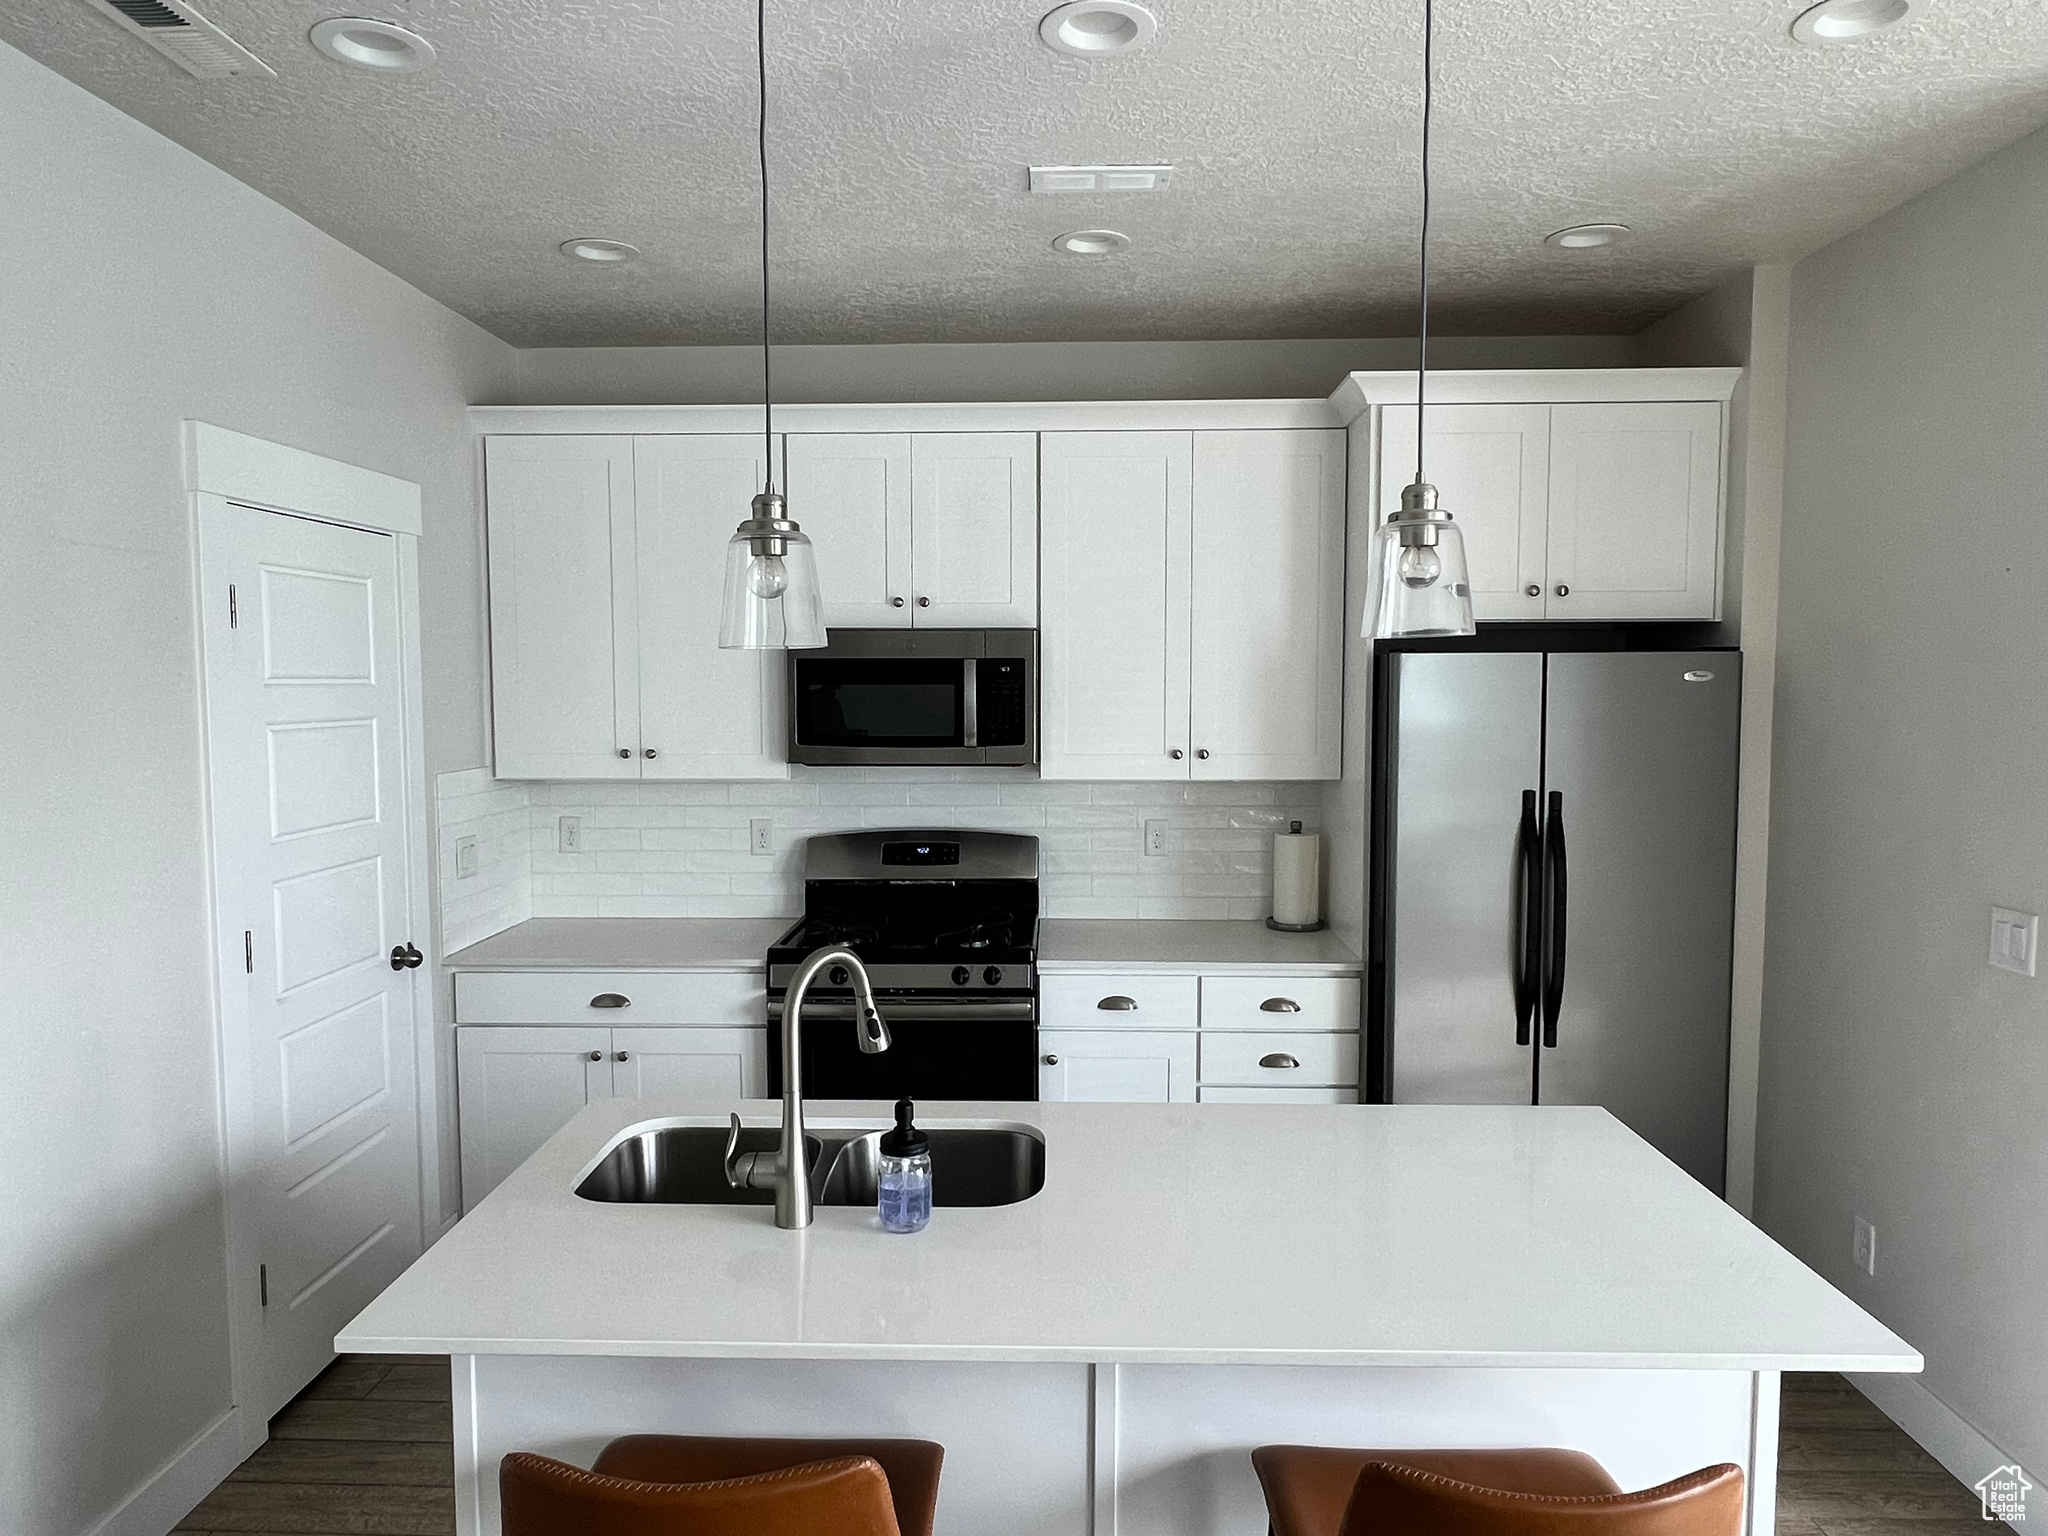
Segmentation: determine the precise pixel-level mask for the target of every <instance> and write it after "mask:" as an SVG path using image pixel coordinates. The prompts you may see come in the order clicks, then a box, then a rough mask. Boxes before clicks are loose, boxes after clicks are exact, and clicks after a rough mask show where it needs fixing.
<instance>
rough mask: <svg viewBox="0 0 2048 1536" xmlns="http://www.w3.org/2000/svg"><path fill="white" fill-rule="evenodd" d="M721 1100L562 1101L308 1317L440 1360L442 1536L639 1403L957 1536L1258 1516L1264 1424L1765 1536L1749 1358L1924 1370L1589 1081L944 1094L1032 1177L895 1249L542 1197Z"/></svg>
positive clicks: (1238, 1533) (864, 1122) (867, 1122)
mask: <svg viewBox="0 0 2048 1536" xmlns="http://www.w3.org/2000/svg"><path fill="white" fill-rule="evenodd" d="M728 1107H729V1106H726V1105H722V1104H720V1105H714V1104H708V1103H693V1104H684V1103H664V1102H661V1101H656V1100H637V1101H636V1100H606V1101H603V1102H600V1103H596V1104H592V1105H591V1106H590V1107H589V1108H587V1109H586V1110H584V1111H583V1112H582V1113H581V1114H579V1115H578V1116H577V1117H576V1118H575V1119H574V1120H572V1121H571V1122H570V1123H569V1124H568V1125H567V1126H565V1127H564V1128H563V1129H562V1130H561V1131H560V1132H559V1133H558V1134H556V1135H555V1136H554V1137H553V1138H552V1139H551V1140H550V1141H549V1142H548V1143H547V1144H546V1145H545V1146H544V1147H542V1149H541V1150H540V1151H539V1152H538V1153H536V1154H535V1155H534V1156H533V1157H532V1158H531V1159H530V1160H529V1161H527V1162H526V1163H525V1164H524V1165H523V1166H521V1167H520V1168H518V1169H517V1170H516V1171H515V1172H514V1173H513V1174H512V1175H511V1176H510V1177H509V1178H507V1179H506V1180H505V1181H504V1183H503V1184H502V1185H500V1186H499V1187H498V1189H497V1190H496V1191H495V1192H494V1193H493V1194H491V1195H490V1196H489V1197H488V1198H487V1199H486V1200H485V1201H484V1202H483V1203H482V1204H481V1205H480V1206H479V1207H478V1208H477V1209H476V1210H475V1211H474V1212H472V1213H471V1214H470V1215H469V1216H468V1217H466V1218H465V1219H464V1220H463V1221H462V1222H461V1223H460V1224H459V1225H458V1226H457V1227H456V1228H455V1229H454V1230H453V1231H452V1232H450V1233H449V1235H448V1236H447V1237H445V1238H443V1239H442V1240H441V1242H439V1243H438V1244H436V1245H435V1247H434V1248H432V1249H431V1250H430V1251H429V1252H428V1253H427V1254H425V1255H424V1256H423V1257H422V1258H421V1259H420V1260H419V1261H418V1262H417V1263H416V1264H415V1265H414V1266H413V1267H412V1268H411V1269H410V1270H409V1271H408V1272H407V1273H406V1274H405V1275H404V1276H402V1277H401V1278H400V1279H399V1280H398V1281H397V1282H396V1283H395V1284H393V1285H392V1286H391V1288H390V1289H389V1290H387V1291H386V1292H385V1293H384V1294H383V1295H382V1296H381V1297H379V1298H378V1299H377V1300H376V1301H375V1302H373V1303H372V1304H371V1305H370V1306H369V1307H368V1308H367V1309H366V1310H365V1311H364V1312H363V1313H362V1315H361V1316H359V1317H358V1318H357V1319H356V1320H355V1321H354V1322H353V1323H351V1324H350V1325H349V1326H348V1328H347V1329H345V1330H344V1331H343V1333H342V1334H341V1336H340V1337H339V1338H338V1340H337V1341H336V1342H337V1346H338V1347H339V1348H341V1349H343V1350H348V1351H367V1352H379V1353H425V1354H443V1353H445V1354H449V1355H452V1356H453V1357H454V1370H455V1416H456V1425H455V1429H456V1434H455V1455H456V1485H457V1505H458V1511H459V1528H460V1530H461V1531H462V1532H463V1533H464V1536H494V1533H496V1532H497V1530H498V1517H497V1479H496V1469H497V1464H498V1461H499V1459H500V1458H501V1457H502V1456H503V1455H504V1454H505V1453H506V1452H508V1451H512V1450H518V1449H530V1450H539V1451H543V1452H546V1453H548V1454H551V1455H555V1456H559V1457H562V1458H564V1459H566V1460H571V1461H577V1462H581V1463H582V1464H584V1465H588V1464H589V1462H590V1461H591V1459H592V1458H593V1457H594V1456H595V1454H596V1452H597V1450H598V1448H599V1447H600V1446H601V1445H603V1444H604V1442H605V1441H607V1440H609V1439H610V1438H611V1437H613V1436H615V1435H620V1434H627V1433H636V1432H647V1431H668V1432H677V1433H699V1434H702V1433H710V1434H720V1433H730V1434H781V1435H804V1434H820V1435H822V1434H837V1433H854V1432H860V1433H871V1434H900V1435H918V1436H924V1437H928V1438H931V1439H935V1440H938V1441H941V1442H943V1443H944V1444H945V1446H946V1448H947V1460H946V1472H945V1480H944V1484H943V1486H942V1491H941V1495H940V1503H939V1520H940V1529H941V1531H942V1532H946V1533H956V1536H996V1533H1031V1536H1038V1533H1043V1536H1055V1533H1057V1536H1084V1533H1092V1536H1168V1533H1181V1536H1208V1533H1215V1536H1226V1533H1227V1536H1257V1533H1258V1532H1259V1531H1261V1530H1263V1529H1264V1514H1263V1506H1262V1504H1261V1502H1260V1498H1259V1492H1258V1485H1257V1483H1256V1480H1255V1479H1254V1477H1253V1475H1252V1471H1251V1466H1250V1462H1249V1459H1248V1456H1247V1452H1248V1451H1249V1449H1250V1448H1251V1447H1252V1446H1254V1445H1258V1444H1262V1443H1266V1442H1271V1441H1298V1442H1319V1443H1324V1444H1333V1445H1359V1446H1383V1447H1398V1446H1413V1447H1422V1446H1439V1445H1442V1446H1456V1445H1468V1446H1469V1445H1500V1446H1507V1445H1561V1446H1570V1447H1574V1448H1577V1449H1580V1450H1584V1451H1587V1452H1589V1453H1591V1454H1592V1455H1593V1456H1595V1457H1596V1458H1598V1459H1599V1460H1600V1461H1601V1462H1602V1463H1603V1464H1605V1465H1606V1466H1607V1468H1608V1469H1609V1470H1610V1471H1611V1472H1612V1473H1613V1474H1614V1476H1615V1477H1616V1479H1617V1480H1618V1481H1619V1482H1620V1483H1621V1484H1622V1486H1624V1487H1628V1488H1635V1487H1642V1486H1646V1485H1649V1484H1652V1483H1655V1482H1659V1481H1662V1480H1663V1479H1666V1478H1669V1477H1672V1476H1675V1475H1677V1474H1679V1473H1681V1472H1686V1471H1690V1470H1692V1469H1693V1468H1695V1467H1699V1466H1702V1465H1706V1464H1709V1463H1713V1462H1720V1461H1732V1462H1735V1463H1737V1464H1739V1465H1741V1466H1743V1467H1744V1468H1745V1469H1746V1470H1747V1471H1748V1472H1749V1474H1750V1478H1751V1485H1750V1529H1751V1531H1752V1533H1753V1536H1769V1533H1770V1531H1771V1530H1772V1523H1773V1497H1772V1494H1773V1485H1774V1482H1775V1459H1776V1440H1777V1387H1778V1373H1779V1372H1781V1371H1785V1370H1848V1371H1870V1372H1881V1371H1917V1370H1918V1369H1920V1365H1921V1360H1920V1356H1919V1355H1918V1354H1917V1353H1916V1352H1915V1351H1914V1350H1913V1349H1912V1348H1911V1347H1910V1346H1909V1345H1907V1344H1906V1343H1905V1342H1904V1341H1903V1340H1901V1339H1899V1338H1898V1337H1897V1336H1896V1335H1895V1334H1893V1333H1892V1332H1890V1331H1889V1330H1888V1329H1886V1328H1885V1327H1884V1326H1883V1325H1882V1324H1880V1323H1878V1322H1877V1321H1876V1320H1875V1319H1873V1318H1871V1317H1870V1316H1869V1315H1868V1314H1866V1313H1865V1312H1864V1311H1863V1310H1862V1309H1861V1308H1859V1307H1858V1306H1856V1305H1855V1304H1854V1303H1853V1302H1852V1301H1850V1300H1849V1299H1848V1298H1847V1297H1845V1296H1843V1295H1842V1294H1841V1293H1840V1292H1838V1291H1836V1290H1835V1289H1834V1288H1833V1287H1832V1286H1830V1285H1829V1284H1828V1283H1827V1282H1826V1281H1824V1280H1822V1279H1821V1278H1820V1277H1819V1276H1818V1275H1816V1274H1814V1273H1813V1272H1812V1271H1811V1270H1809V1269H1807V1268H1806V1267H1805V1266H1804V1265H1803V1264H1801V1263H1800V1262H1799V1261H1798V1260H1796V1259H1795V1258H1793V1257H1792V1256H1791V1255H1790V1254H1788V1253H1786V1252H1785V1251H1784V1250H1783V1249H1782V1248H1780V1247H1779V1246H1778V1245H1777V1244H1776V1243H1774V1242H1772V1241H1771V1240H1770V1239H1769V1238H1768V1237H1766V1236H1764V1235H1763V1234H1762V1233H1761V1232H1759V1231H1758V1230H1757V1229H1756V1228H1754V1227H1753V1226H1751V1225H1750V1224H1749V1223H1748V1222H1746V1221H1744V1220H1743V1219H1742V1218H1741V1217H1740V1216H1739V1215H1737V1214H1736V1213H1735V1212H1734V1211H1732V1210H1730V1209H1729V1208H1728V1207H1727V1206H1725V1205H1723V1204H1722V1203H1721V1202H1720V1201H1719V1200H1717V1199H1715V1198H1714V1197H1713V1196H1712V1195H1711V1194H1709V1193H1708V1192H1707V1191H1706V1190H1705V1189H1704V1188H1702V1187H1701V1186H1700V1185H1698V1184H1697V1183H1695V1182H1694V1181H1693V1180H1692V1179H1691V1178H1689V1177H1687V1176H1686V1175H1685V1174H1684V1173H1683V1172H1681V1171H1680V1170H1679V1169H1677V1168H1676V1167H1675V1166H1674V1165H1672V1164H1671V1163H1670V1162H1668V1161H1667V1160H1665V1159H1664V1158H1663V1157H1661V1156H1660V1155H1659V1154H1658V1153H1656V1152H1655V1151H1654V1150H1653V1149H1651V1148H1650V1147H1649V1146H1648V1145H1647V1144H1646V1143H1644V1142H1643V1141H1641V1140H1640V1139H1639V1138H1637V1137H1636V1136H1635V1135H1634V1134H1633V1133H1631V1132H1630V1131H1628V1130H1627V1129H1626V1128H1624V1127H1623V1126H1622V1125H1621V1124H1620V1123H1619V1122H1618V1121H1616V1120H1615V1119H1614V1118H1613V1117H1612V1116H1610V1115H1608V1114H1607V1113H1606V1112H1605V1111H1603V1110H1599V1109H1586V1108H1518V1107H1511V1108H1500V1107H1484V1106H1398V1107H1390V1106H1374V1107H1370V1108H1351V1107H1344V1108H1338V1107H1329V1108H1318V1107H1302V1106H1274V1105H1223V1106H1215V1105H1210V1106H1202V1107H1199V1108H1197V1107H1194V1106H1183V1105H1110V1104H990V1105H979V1106H977V1105H949V1106H947V1112H946V1113H945V1114H943V1115H934V1116H932V1117H931V1118H930V1119H929V1120H928V1121H927V1122H926V1123H927V1124H928V1125H929V1126H931V1127H935V1128H936V1127H944V1126H947V1125H954V1124H969V1123H978V1124H983V1125H1010V1126H1023V1127H1028V1128H1030V1129H1032V1130H1034V1131H1035V1132H1036V1133H1037V1134H1038V1135H1039V1136H1040V1137H1041V1138H1042V1139H1043V1142H1044V1149H1045V1150H1044V1186H1043V1188H1042V1189H1041V1190H1040V1191H1039V1192H1038V1193H1037V1194H1035V1195H1033V1196H1032V1197H1031V1198H1029V1199H1026V1200H1023V1201H1021V1202H1020V1203H1017V1204H1011V1205H1003V1206H990V1207H978V1208H963V1207H947V1208H942V1209H940V1210H939V1211H938V1212H937V1213H936V1214H935V1216H934V1218H933V1221H932V1224H931V1226H930V1228H929V1229H927V1230H926V1231H925V1232H923V1233H920V1234H917V1235H915V1236H908V1237H904V1236H891V1235H888V1234H885V1233H883V1232H882V1231H881V1230H880V1229H879V1227H878V1225H877V1223H876V1221H875V1218H874V1214H873V1212H872V1211H871V1210H863V1209H859V1208H849V1207H831V1206H821V1207H820V1208H819V1209H818V1211H817V1218H816V1222H815V1225H813V1226H812V1227H811V1228H809V1229H808V1230H807V1231H804V1232H801V1233H798V1232H786V1231H782V1230H779V1229H777V1228H776V1227H775V1226H774V1225H773V1223H772V1221H771V1220H770V1213H769V1212H768V1211H767V1210H765V1209H763V1208H761V1207H757V1206H741V1205H724V1204H717V1205H680V1204H676V1205H658V1204H605V1203H597V1202H593V1201H589V1200H584V1199H581V1198H579V1197H578V1196H577V1194H576V1193H575V1189H576V1186H577V1184H578V1183H579V1182H580V1181H581V1179H582V1177H583V1175H584V1174H585V1173H586V1172H587V1171H588V1170H589V1169H591V1168H592V1167H593V1166H595V1165H596V1164H597V1163H599V1162H600V1161H601V1160H602V1158H603V1155H604V1154H605V1153H606V1152H607V1151H608V1149H609V1148H611V1147H612V1146H613V1145H615V1144H616V1143H618V1142H619V1141H620V1140H621V1139H622V1138H623V1137H624V1136H625V1135H626V1134H628V1133H629V1132H632V1131H637V1130H639V1129H643V1128H645V1127H646V1126H647V1125H648V1124H649V1123H650V1122H661V1123H669V1124H699V1125H714V1124H718V1123H720V1122H722V1120H723V1118H724V1114H725V1111H726V1109H727V1108H728ZM741 1107H742V1109H743V1112H744V1114H745V1117H746V1121H747V1123H748V1125H749V1126H767V1125H772V1124H774V1123H776V1121H777V1119H778V1116H779V1110H780V1106H779V1105H776V1104H771V1103H763V1102H754V1103H749V1104H746V1105H744V1106H741ZM885 1123H886V1116H885V1115H884V1114H883V1113H882V1112H881V1107H880V1106H876V1105H856V1104H830V1103H825V1104H816V1105H814V1106H812V1114H811V1130H812V1132H813V1133H814V1134H816V1133H820V1132H830V1131H831V1130H832V1129H833V1128H834V1127H835V1126H838V1127H860V1128H876V1127H879V1126H881V1125H883V1124H885ZM939 1179H940V1190H941V1195H942V1198H943V1190H944V1175H943V1172H942V1171H941V1172H940V1174H939Z"/></svg>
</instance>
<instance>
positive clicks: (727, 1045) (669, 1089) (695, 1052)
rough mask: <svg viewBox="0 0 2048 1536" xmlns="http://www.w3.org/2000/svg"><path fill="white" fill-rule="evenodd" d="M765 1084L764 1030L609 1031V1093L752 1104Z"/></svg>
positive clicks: (766, 1036) (624, 1095) (766, 1060)
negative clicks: (610, 1039)
mask: <svg viewBox="0 0 2048 1536" xmlns="http://www.w3.org/2000/svg"><path fill="white" fill-rule="evenodd" d="M767 1080H768V1032H767V1030H766V1029H615V1030H613V1031H612V1093H613V1094H614V1095H615V1096H617V1097H619V1098H629V1099H638V1098H651V1097H653V1096H654V1095H656V1094H668V1095H676V1096H679V1097H683V1098H704V1099H718V1100H720V1101H721V1102H723V1101H726V1100H731V1099H757V1098H760V1097H761V1095H762V1094H763V1093H764V1092H766V1087H765V1085H766V1083H767Z"/></svg>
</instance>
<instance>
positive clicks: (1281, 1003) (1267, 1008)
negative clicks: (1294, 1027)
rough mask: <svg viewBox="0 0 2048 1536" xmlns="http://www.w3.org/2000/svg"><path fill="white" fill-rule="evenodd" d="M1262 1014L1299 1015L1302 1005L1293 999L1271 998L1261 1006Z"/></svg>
mask: <svg viewBox="0 0 2048 1536" xmlns="http://www.w3.org/2000/svg"><path fill="white" fill-rule="evenodd" d="M1259 1012H1261V1013H1299V1012H1301V1004H1299V1003H1297V1002H1296V1001H1295V1000H1294V999H1293V998H1291V997H1269V998H1267V999H1266V1000H1265V1001H1264V1002H1263V1003H1261V1004H1259Z"/></svg>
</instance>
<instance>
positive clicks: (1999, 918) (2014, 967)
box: [1991, 907, 2041, 976]
mask: <svg viewBox="0 0 2048 1536" xmlns="http://www.w3.org/2000/svg"><path fill="white" fill-rule="evenodd" d="M2040 938H2041V919H2040V918H2038V917H2036V916H2035V915H2034V914H2033V913H2031V912H2015V911H2013V910H2011V909H2010V908H2008V907H1993V908H1992V909H1991V963H1992V964H1993V965H1995V966H1996V967H1998V969H1999V970H2001V971H2017V972H2018V973H2019V974H2020V975H2022V976H2031V975H2033V974H2034V951H2035V950H2036V949H2037V948H2038V947H2039V944H2040Z"/></svg>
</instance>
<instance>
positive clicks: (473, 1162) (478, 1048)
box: [455, 1025, 612, 1212]
mask: <svg viewBox="0 0 2048 1536" xmlns="http://www.w3.org/2000/svg"><path fill="white" fill-rule="evenodd" d="M611 1039H612V1036H611V1031H610V1030H608V1029H603V1028H599V1027H596V1026H582V1027H563V1028H547V1027H543V1026H527V1025H506V1026H503V1027H498V1026H493V1025H474V1026H465V1027H464V1028H461V1029H458V1030H456V1032H455V1076H456V1083H457V1092H458V1094H459V1101H458V1108H459V1110H460V1112H461V1116H462V1209H463V1210H464V1211H465V1212H467V1211H473V1210H475V1209H476V1206H477V1202H478V1201H480V1200H482V1199H483V1197H484V1196H485V1195H488V1194H489V1193H490V1192H491V1191H492V1190H494V1189H496V1188H497V1187H498V1185H499V1184H500V1183H502V1182H503V1181H504V1178H505V1176H506V1175H507V1174H508V1173H510V1172H511V1171H512V1170H513V1169H514V1168H517V1167H518V1166H519V1165H520V1164H521V1163H523V1162H525V1161H526V1160H527V1159H528V1158H529V1157H531V1156H533V1154H534V1153H535V1152H537V1151H539V1150H540V1146H541V1143H542V1142H544V1141H546V1140H547V1139H548V1138H549V1137H550V1136H552V1135H554V1134H555V1132H557V1131H559V1130H560V1129H561V1128H562V1127H563V1126H564V1125H567V1124H568V1123H569V1120H570V1119H571V1117H573V1116H574V1115H575V1113H576V1111H577V1110H579V1109H581V1108H583V1106H584V1105H586V1104H589V1103H591V1102H593V1101H594V1100H597V1099H604V1098H609V1097H611V1091H612V1061H611Z"/></svg>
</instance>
